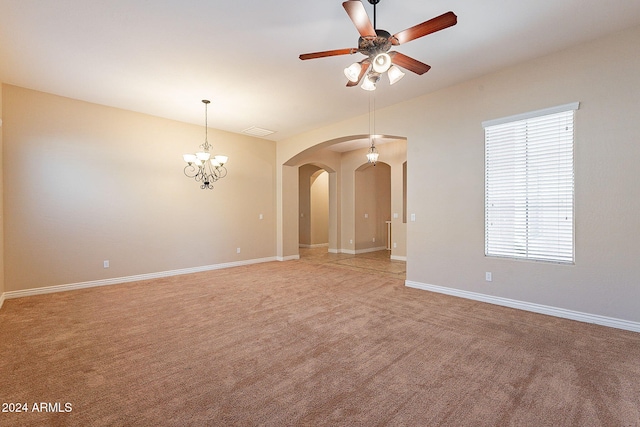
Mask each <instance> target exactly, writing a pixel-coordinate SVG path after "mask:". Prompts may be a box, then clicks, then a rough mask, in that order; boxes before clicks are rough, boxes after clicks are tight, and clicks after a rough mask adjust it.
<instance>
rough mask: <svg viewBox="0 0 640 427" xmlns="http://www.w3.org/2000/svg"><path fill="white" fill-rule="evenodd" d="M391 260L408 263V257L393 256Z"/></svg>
mask: <svg viewBox="0 0 640 427" xmlns="http://www.w3.org/2000/svg"><path fill="white" fill-rule="evenodd" d="M391 259H392V260H394V261H405V262H406V261H407V257H406V256H398V255H391Z"/></svg>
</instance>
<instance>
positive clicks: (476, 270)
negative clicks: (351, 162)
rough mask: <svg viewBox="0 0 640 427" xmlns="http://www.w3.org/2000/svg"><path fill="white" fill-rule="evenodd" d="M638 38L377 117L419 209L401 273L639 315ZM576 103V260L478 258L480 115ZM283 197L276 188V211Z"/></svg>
mask: <svg viewBox="0 0 640 427" xmlns="http://www.w3.org/2000/svg"><path fill="white" fill-rule="evenodd" d="M638 45H640V27H638V28H634V29H631V30H628V31H625V32H622V33H618V34H614V35H612V36H609V37H606V38H603V39H600V40H596V41H593V42H590V43H586V44H583V45H580V46H576V47H574V48H571V49H568V50H564V51H561V52H557V53H555V54H553V55H549V56H545V57H542V58H539V59H537V60H533V61H530V62H527V63H524V64H520V65H518V66H514V67H511V68H509V69H506V70H503V71H500V72H497V73H493V74H490V75H486V76H483V77H480V78H478V79H475V80H472V81H468V82H465V83H462V84H458V85H455V86H452V87H449V88H446V89H444V90H441V91H438V92H436V93H432V94H430V95H427V96H423V97H420V98H416V99H413V100H411V101H408V102H405V103H402V104H398V105H395V106H393V107H390V108H386V109H384V110H382V111H380V112H379V114H377V120H376V128H377V130H378V131H379V132H380V133H386V134H392V135H402V136H405V137H406V138H407V150H408V152H407V162H408V188H407V191H408V213H409V214H411V213H414V214H415V215H416V221H415V222H411V221H409V222H408V223H407V280H408V281H411V282H415V283H422V284H426V285H437V286H442V287H447V288H451V289H455V290H460V291H468V292H474V293H479V294H486V295H489V296H495V297H503V298H508V299H513V300H517V301H524V302H529V303H534V304H540V305H546V306H551V307H557V308H561V309H565V310H575V311H578V312H584V313H589V314H595V315H602V316H607V317H614V318H618V319H623V320H628V321H635V322H637V321H640V310H638V304H637V301H640V286H639V283H640V263H638V261H637V260H638V259H640V245H638V236H639V235H640V221H638V212H640V186H638V184H637V183H638V182H640V168H638V167H637V165H638V164H640V144H638V143H637V139H638V135H640V115H639V113H638V111H639V110H638V105H640V73H638V70H640V55H638V54H637V46H638ZM423 78H428V75H426V76H424V77H423ZM400 84H402V83H400ZM574 101H579V102H580V103H581V106H580V110H578V111H577V114H576V147H575V174H576V177H575V181H576V194H575V200H576V234H575V245H576V263H575V265H570V266H567V265H555V264H549V263H540V262H526V261H514V260H506V259H495V258H487V257H485V256H484V205H483V203H484V200H483V199H484V151H483V150H484V134H483V129H482V126H481V122H482V121H484V120H489V119H494V118H499V117H504V116H509V115H513V114H518V113H523V112H527V111H532V110H536V109H540V108H546V107H552V106H556V105H560V104H565V103H568V102H574ZM365 119H366V118H364V117H358V118H354V119H352V120H347V121H344V122H341V123H336V124H334V125H331V126H327V127H325V128H322V129H317V130H315V131H313V132H309V133H305V134H302V135H298V136H296V137H294V138H291V139H288V140H286V141H282V142H281V143H279V144H278V154H277V156H278V157H277V158H278V164H282V163H283V162H284V161H286V160H287V159H288V158H290V157H291V156H292V155H294V154H293V153H295V152H296V151H302V150H304V149H305V148H307V147H310V146H313V145H315V144H318V143H322V142H323V141H330V140H334V139H338V138H340V137H343V136H344V135H353V134H354V133H357V132H358V130H360V129H362V128H363V126H364V125H365ZM285 202H286V200H284V199H283V198H282V196H281V194H278V206H279V209H280V208H281V207H282V209H283V211H284V210H287V209H288V207H287V204H286V203H285ZM393 209H394V210H395V208H393ZM282 230H284V227H281V228H280V229H279V236H278V238H280V239H282V238H284V237H286V236H285V235H284V233H281V231H282ZM487 271H491V272H492V273H493V281H492V282H490V283H489V282H485V280H484V278H485V272H487Z"/></svg>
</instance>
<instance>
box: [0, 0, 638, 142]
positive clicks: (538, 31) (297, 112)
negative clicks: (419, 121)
mask: <svg viewBox="0 0 640 427" xmlns="http://www.w3.org/2000/svg"><path fill="white" fill-rule="evenodd" d="M341 3H342V1H341V0H331V1H329V0H322V1H319V0H317V1H309V0H304V1H303V0H299V1H292V0H264V1H236V0H228V1H222V0H153V1H151V0H109V1H104V0H102V1H97V0H55V1H49V0H0V81H2V82H4V83H9V84H14V85H18V86H22V87H26V88H31V89H36V90H41V91H44V92H49V93H54V94H58V95H63V96H67V97H71V98H76V99H81V100H86V101H90V102H95V103H99V104H104V105H109V106H114V107H119V108H124V109H128V110H133V111H139V112H143V113H148V114H152V115H156V116H160V117H167V118H171V119H176V120H180V121H184V122H190V123H195V124H203V119H204V111H203V105H202V103H201V102H200V100H201V99H204V98H208V99H210V100H211V104H210V106H209V125H210V126H211V127H214V128H219V129H224V130H227V131H230V132H237V133H240V132H242V131H243V130H244V129H246V128H249V127H251V126H257V127H260V128H265V129H270V130H274V131H276V133H274V134H272V135H270V136H268V137H266V138H267V139H272V140H281V139H284V138H287V137H290V136H292V135H295V134H298V133H300V132H304V131H308V130H312V129H314V128H317V127H319V126H323V125H326V124H330V123H333V122H337V121H341V120H345V119H347V118H350V117H353V116H356V115H361V114H366V113H367V112H368V109H369V95H368V93H367V92H365V91H363V90H362V89H360V88H359V87H355V88H346V87H345V83H346V79H345V77H344V75H343V74H342V69H343V68H344V67H346V66H347V65H349V64H350V63H351V62H354V60H355V59H358V60H359V59H361V58H362V56H361V55H360V54H356V55H354V56H337V57H331V58H322V59H314V60H308V61H301V60H299V59H298V55H299V54H301V53H309V52H316V51H323V50H331V49H339V48H350V47H356V46H357V39H358V33H357V31H356V29H355V28H354V26H353V24H352V22H351V20H350V19H349V17H348V16H347V14H346V13H345V11H344V9H343V7H342V4H341ZM364 5H365V8H366V10H367V12H368V13H369V15H370V16H372V10H373V9H372V6H371V5H370V4H369V3H368V2H367V1H366V0H365V1H364ZM449 10H451V11H453V12H455V13H456V15H458V24H457V25H456V26H454V27H451V28H448V29H445V30H442V31H440V32H438V33H435V34H431V35H428V36H426V37H423V38H420V39H417V40H413V41H411V42H409V43H407V44H404V45H401V46H398V47H397V48H395V50H398V51H400V52H402V53H404V54H406V55H409V56H412V57H414V58H415V59H418V60H419V61H422V62H425V63H427V64H429V65H431V66H432V69H431V70H430V71H429V72H428V73H426V74H424V75H422V76H418V75H415V74H412V73H409V72H407V75H406V77H405V78H404V79H403V80H401V81H400V82H398V83H397V84H395V85H394V86H389V85H388V83H387V82H386V81H384V82H381V83H380V84H379V85H378V86H379V89H378V90H377V91H376V107H377V108H381V107H384V106H387V105H391V104H395V103H398V102H401V101H403V100H406V99H409V98H413V97H416V96H418V95H422V94H425V93H428V92H431V91H434V90H437V89H439V88H442V87H445V86H449V85H452V84H455V83H457V82H460V81H463V80H467V79H470V78H473V77H476V76H480V75H483V74H486V73H489V72H491V71H494V70H497V69H500V68H503V67H506V66H509V65H512V64H515V63H518V62H521V61H524V60H527V59H530V58H534V57H538V56H542V55H545V54H548V53H551V52H554V51H558V50H561V49H564V48H566V47H569V46H571V45H575V44H579V43H581V42H584V41H587V40H591V39H595V38H598V37H600V36H602V35H605V34H608V33H612V32H616V31H619V30H622V29H625V28H628V27H632V26H636V25H640V1H638V0H607V1H603V0H529V1H506V0H483V1H470V0H448V1H445V0H429V1H425V0H401V1H400V0H395V1H394V0H381V1H380V3H379V4H378V6H377V24H378V25H377V27H378V28H382V29H385V30H387V31H389V32H391V33H392V34H393V33H397V32H398V31H400V30H403V29H405V28H408V27H411V26H413V25H415V24H418V23H420V22H422V21H426V20H428V19H430V18H432V17H434V16H437V15H440V14H442V13H444V12H447V11H449Z"/></svg>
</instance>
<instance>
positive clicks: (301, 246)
mask: <svg viewBox="0 0 640 427" xmlns="http://www.w3.org/2000/svg"><path fill="white" fill-rule="evenodd" d="M327 246H329V244H328V243H314V244H312V245H305V244H303V243H300V244H299V245H298V247H299V248H306V249H313V248H326V247H327Z"/></svg>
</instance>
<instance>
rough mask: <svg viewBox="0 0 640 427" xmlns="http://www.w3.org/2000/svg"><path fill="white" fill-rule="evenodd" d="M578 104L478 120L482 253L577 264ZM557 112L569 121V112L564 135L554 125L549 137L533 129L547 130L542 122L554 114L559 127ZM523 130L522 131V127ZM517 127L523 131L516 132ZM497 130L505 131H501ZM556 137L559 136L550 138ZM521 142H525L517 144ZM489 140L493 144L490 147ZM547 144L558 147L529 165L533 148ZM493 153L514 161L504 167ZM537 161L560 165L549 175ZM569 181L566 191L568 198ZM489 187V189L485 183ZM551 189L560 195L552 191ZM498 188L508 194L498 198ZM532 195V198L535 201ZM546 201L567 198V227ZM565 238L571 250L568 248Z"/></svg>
mask: <svg viewBox="0 0 640 427" xmlns="http://www.w3.org/2000/svg"><path fill="white" fill-rule="evenodd" d="M579 106H580V104H579V102H574V103H570V104H564V105H559V106H556V107H551V108H545V109H541V110H536V111H531V112H528V113H523V114H517V115H512V116H507V117H503V118H499V119H495V120H488V121H484V122H482V126H483V128H484V130H485V137H484V143H485V147H484V155H485V159H484V162H485V164H484V173H485V182H484V232H485V243H484V245H485V256H486V257H492V258H494V257H495V258H507V259H517V260H528V261H539V262H548V263H558V264H575V156H574V151H575V111H576V110H578V109H579ZM561 113H566V116H567V117H565V118H563V120H565V119H566V120H568V119H569V117H570V122H566V124H567V125H568V124H569V123H570V124H571V129H570V131H569V128H568V127H567V128H566V131H567V132H569V133H565V134H563V131H562V129H560V130H558V129H557V128H556V129H554V130H553V132H556V133H557V135H555V134H553V135H554V136H552V137H548V135H545V136H543V137H540V136H537V134H536V132H539V131H540V130H541V129H545V130H546V128H544V127H543V123H547V122H548V121H551V120H555V119H556V117H557V119H558V121H557V125H556V126H559V125H560V118H561V116H563V115H564V114H561ZM569 113H570V116H569ZM554 116H556V117H554ZM536 126H537V127H536ZM523 129H524V132H522V130H523ZM530 129H533V131H534V132H531V135H530V132H529V130H530ZM519 130H520V131H521V133H520V134H517V132H518V131H519ZM500 132H503V133H505V134H508V135H509V136H504V135H501V134H500ZM568 135H570V138H568ZM554 137H557V138H555V139H554ZM521 143H522V144H525V145H524V146H523V145H519V144H521ZM490 144H493V146H492V147H489V145H490ZM499 144H503V145H505V146H506V148H504V147H502V148H500V146H499ZM549 146H552V148H553V146H555V147H557V149H558V150H559V151H558V152H557V153H556V152H552V154H551V155H546V154H545V155H544V156H539V157H542V160H539V159H538V160H539V161H540V163H534V162H531V165H530V164H529V163H530V162H529V157H531V158H533V157H534V156H533V155H534V153H536V150H538V149H539V148H540V147H543V148H548V147H549ZM561 150H564V152H562V151H561ZM497 153H499V154H504V155H506V156H511V157H509V161H510V162H512V163H508V167H506V169H507V170H506V171H505V167H504V166H503V165H502V164H501V161H497V160H495V159H496V158H495V156H496V154H497ZM518 153H519V154H520V158H522V156H524V158H525V159H526V160H525V161H524V163H520V164H516V162H517V159H518ZM523 153H524V154H523ZM562 153H564V156H567V155H568V156H569V157H568V159H569V160H570V162H569V163H568V164H567V163H566V162H567V159H563V160H564V161H565V163H564V164H561V161H562V159H561V156H562V155H563V154H562ZM567 153H569V154H567ZM489 157H491V158H489ZM545 162H548V163H545ZM541 165H542V166H547V165H554V166H557V168H558V169H557V171H560V170H561V171H562V172H557V173H555V174H554V173H553V172H552V173H550V174H547V173H545V172H541V171H540V170H541V169H538V170H537V169H536V166H537V167H538V168H540V166H541ZM501 168H502V169H501ZM562 168H564V169H562ZM554 172H555V170H554ZM556 175H557V176H556ZM543 178H544V179H546V178H551V179H555V180H554V181H553V183H554V186H552V187H548V186H547V185H546V183H547V181H546V180H545V185H541V184H540V182H542V180H543ZM519 179H520V180H519ZM536 180H537V181H536ZM523 182H524V183H523ZM531 182H534V183H533V184H532V183H531ZM536 182H537V184H536ZM496 183H498V184H499V185H500V186H502V185H505V187H506V189H505V191H504V192H502V187H501V190H500V191H498V190H497V189H496ZM569 183H570V196H569V197H567V195H568V194H569V193H567V189H568V188H569ZM490 186H491V188H489V187H490ZM554 192H556V193H557V194H562V195H561V196H560V195H554ZM498 193H500V195H502V194H506V197H499V196H498ZM534 194H535V196H532V195H534ZM554 197H555V199H554ZM531 199H533V200H534V202H533V203H532V202H531ZM496 200H499V201H500V202H501V203H499V205H498V206H497V207H495V209H493V207H494V205H493V204H492V205H491V206H489V204H490V203H493V202H494V201H496ZM549 200H554V201H559V200H562V201H563V202H564V203H565V205H564V208H565V210H564V211H563V212H564V213H565V215H566V217H565V219H567V218H568V217H569V215H570V217H571V218H570V220H571V224H570V226H569V227H566V224H562V219H561V216H562V215H560V213H559V212H560V211H561V208H560V207H557V212H553V213H551V212H552V210H551V209H549V208H548V207H547V205H546V204H545V202H547V201H549ZM569 203H570V206H569ZM560 205H561V203H560V202H558V206H560ZM507 206H508V207H507ZM569 211H570V214H569ZM500 213H501V214H502V215H501V217H502V218H503V219H504V221H503V222H502V223H501V224H499V225H498V226H497V227H494V226H493V222H491V221H493V220H494V219H495V218H496V217H498V218H500V216H498V214H500ZM532 213H534V214H537V215H538V217H537V218H534V217H532ZM490 222H491V224H490ZM549 223H551V224H553V225H554V226H557V229H556V230H551V227H549V226H548V224H549ZM532 226H535V227H537V228H536V230H538V232H539V231H540V230H543V233H542V234H538V235H537V238H536V234H535V231H533V230H532V228H531V227H532ZM554 232H555V233H557V234H554ZM550 236H556V238H557V242H556V243H555V246H554V243H553V241H552V239H549V237H550ZM569 240H570V251H569V250H568V249H567V248H568V245H569Z"/></svg>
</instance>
